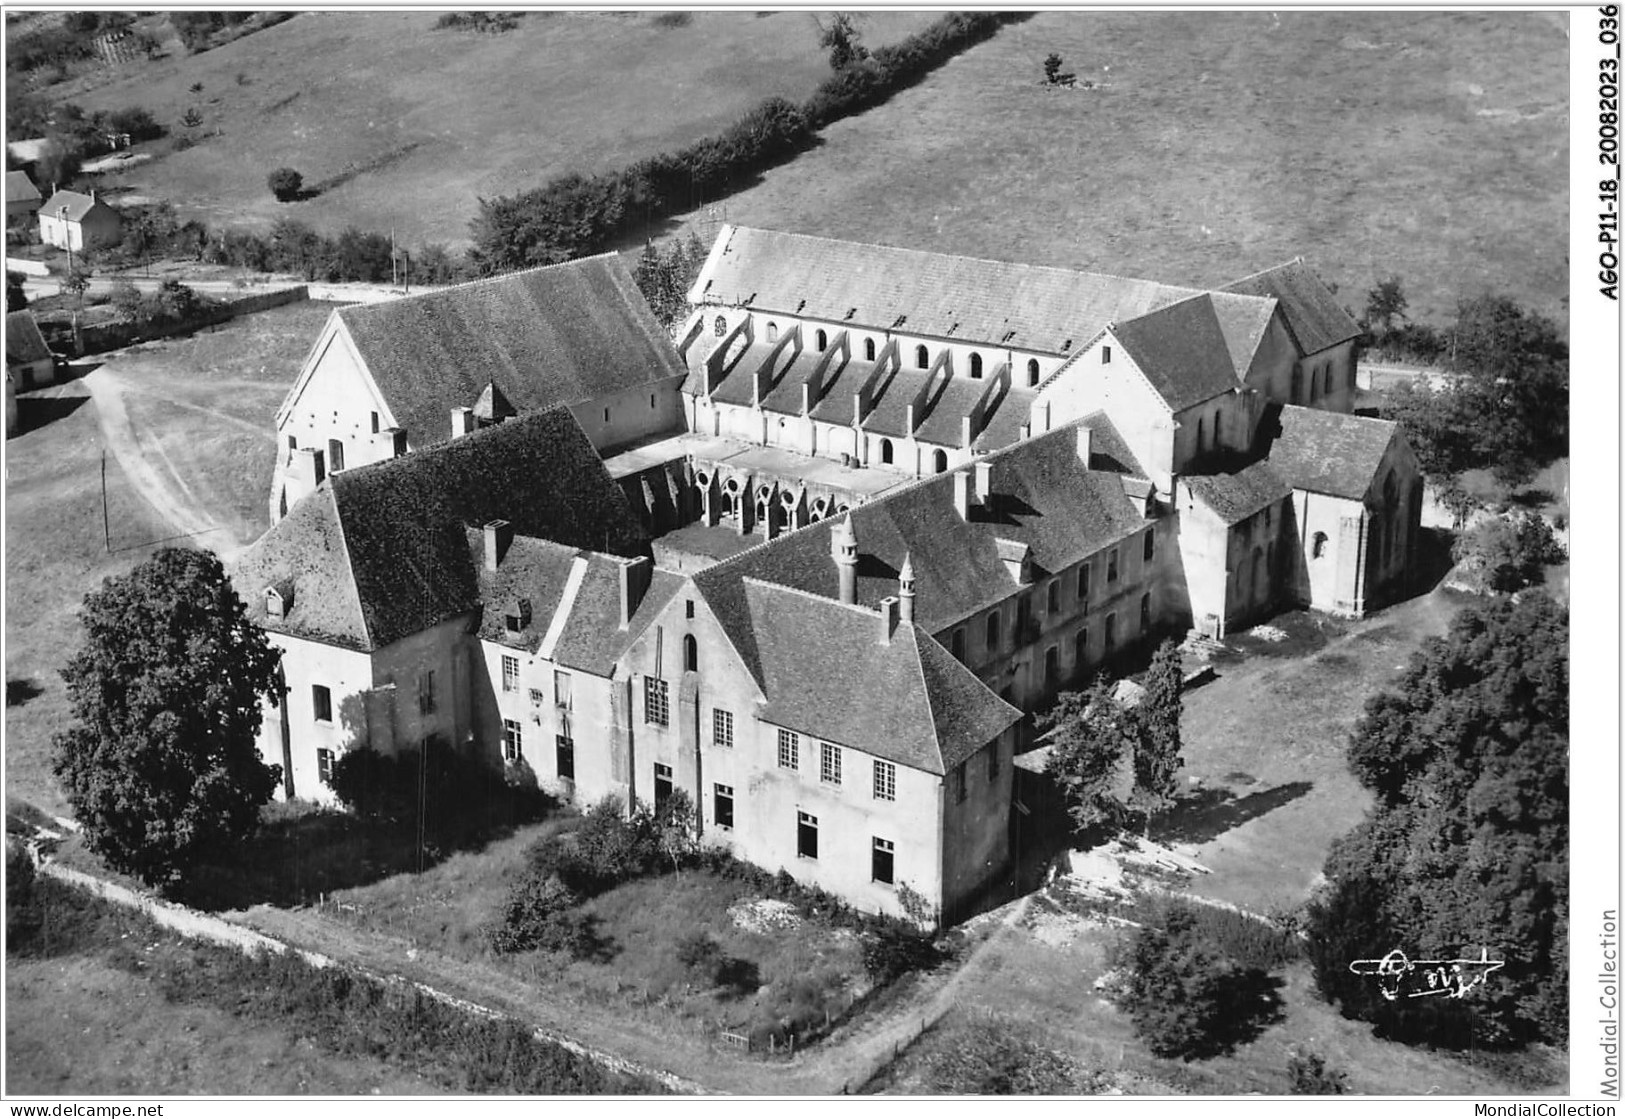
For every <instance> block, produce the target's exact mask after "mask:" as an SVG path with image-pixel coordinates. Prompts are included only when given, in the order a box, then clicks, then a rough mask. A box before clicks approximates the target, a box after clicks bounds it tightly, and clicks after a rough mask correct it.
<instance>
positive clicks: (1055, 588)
mask: <svg viewBox="0 0 1625 1119" xmlns="http://www.w3.org/2000/svg"><path fill="white" fill-rule="evenodd" d="M1044 609H1045V610H1047V611H1048V612H1049V613H1051V614H1059V613H1060V612H1061V581H1060V580H1059V579H1051V580H1050V581H1049V587H1048V588H1047V589H1046V591H1045V594H1044Z"/></svg>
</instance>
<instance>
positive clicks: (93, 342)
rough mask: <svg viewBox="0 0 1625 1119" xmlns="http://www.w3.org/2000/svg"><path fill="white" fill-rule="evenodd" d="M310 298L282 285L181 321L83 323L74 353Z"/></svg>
mask: <svg viewBox="0 0 1625 1119" xmlns="http://www.w3.org/2000/svg"><path fill="white" fill-rule="evenodd" d="M309 298H310V290H309V288H308V287H306V286H305V285H304V284H299V285H298V286H296V287H288V288H280V289H278V290H276V291H265V292H260V293H259V294H258V295H245V296H243V297H242V298H240V299H232V300H230V301H229V302H225V303H221V304H219V305H217V306H214V307H211V308H210V309H209V310H208V311H207V312H206V313H204V314H202V315H196V316H194V317H192V318H190V319H186V320H184V321H182V322H176V323H164V324H161V325H152V324H147V325H142V324H139V323H132V322H116V323H105V324H103V325H99V326H83V327H80V328H79V330H78V332H77V333H76V334H75V335H74V343H73V345H72V348H71V352H72V354H73V356H75V357H84V356H85V355H86V354H101V353H106V352H107V351H108V350H117V349H121V348H123V347H124V346H133V345H135V344H136V343H137V342H150V341H153V340H154V339H158V338H171V337H174V336H175V335H177V334H192V333H194V332H195V331H199V330H203V329H205V328H207V327H211V326H220V325H221V324H223V323H228V322H230V321H231V320H232V319H235V318H238V317H240V316H242V315H252V314H254V313H256V312H258V311H268V310H270V309H271V308H272V307H282V306H285V305H287V304H289V303H301V302H304V301H305V300H307V299H309ZM41 328H42V329H50V330H51V333H52V334H60V332H61V330H62V328H61V327H60V326H57V327H55V328H47V327H46V326H45V324H41Z"/></svg>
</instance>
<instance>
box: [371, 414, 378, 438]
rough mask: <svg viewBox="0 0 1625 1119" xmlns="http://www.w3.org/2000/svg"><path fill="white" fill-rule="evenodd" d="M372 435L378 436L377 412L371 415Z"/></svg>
mask: <svg viewBox="0 0 1625 1119" xmlns="http://www.w3.org/2000/svg"><path fill="white" fill-rule="evenodd" d="M372 433H373V434H374V435H377V434H378V413H377V412H374V413H372Z"/></svg>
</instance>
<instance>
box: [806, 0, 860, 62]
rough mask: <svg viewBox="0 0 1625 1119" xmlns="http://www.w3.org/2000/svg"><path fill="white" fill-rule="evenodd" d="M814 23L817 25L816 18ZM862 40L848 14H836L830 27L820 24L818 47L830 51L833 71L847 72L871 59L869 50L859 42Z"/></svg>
mask: <svg viewBox="0 0 1625 1119" xmlns="http://www.w3.org/2000/svg"><path fill="white" fill-rule="evenodd" d="M814 23H817V19H816V17H815V18H814ZM860 38H862V35H861V33H860V32H859V31H858V28H857V24H856V22H855V21H854V20H853V18H852V16H851V15H850V14H849V13H847V12H836V13H835V15H834V16H832V17H831V18H830V21H829V26H828V27H825V26H824V25H823V24H818V45H819V46H820V47H823V48H824V49H825V50H827V51H829V66H830V69H831V70H835V71H837V72H839V71H841V70H845V69H846V68H847V67H848V66H851V65H852V64H853V63H854V62H862V61H863V60H864V59H866V58H868V57H869V50H868V48H867V47H865V46H864V45H863V44H862V43H860V42H859V41H858V40H859V39H860Z"/></svg>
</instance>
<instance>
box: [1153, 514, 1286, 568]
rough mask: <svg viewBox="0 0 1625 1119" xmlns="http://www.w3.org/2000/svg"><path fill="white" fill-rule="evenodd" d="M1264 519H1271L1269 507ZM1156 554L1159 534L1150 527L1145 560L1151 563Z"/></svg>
mask: <svg viewBox="0 0 1625 1119" xmlns="http://www.w3.org/2000/svg"><path fill="white" fill-rule="evenodd" d="M1264 519H1265V521H1266V523H1267V522H1268V520H1269V510H1268V509H1266V510H1265V511H1264ZM1156 554H1157V534H1156V533H1155V532H1154V531H1152V530H1151V529H1149V528H1148V529H1146V530H1145V556H1144V558H1145V562H1146V563H1150V562H1151V560H1152V557H1154V556H1155V555H1156Z"/></svg>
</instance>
